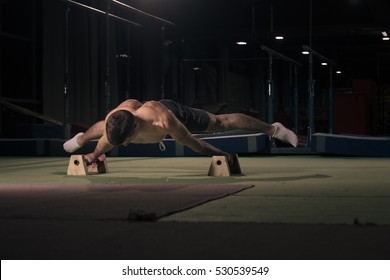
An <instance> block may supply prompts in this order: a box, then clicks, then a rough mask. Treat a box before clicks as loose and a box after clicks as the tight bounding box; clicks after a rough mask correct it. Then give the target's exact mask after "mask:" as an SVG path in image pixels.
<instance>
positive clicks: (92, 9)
mask: <svg viewBox="0 0 390 280" xmlns="http://www.w3.org/2000/svg"><path fill="white" fill-rule="evenodd" d="M63 1H64V2H67V3H69V4H71V5H74V6H78V7H81V8H83V9H86V10H89V11H93V12H96V13H99V14H103V15H108V16H109V17H112V18H115V19H117V20H121V21H124V22H127V23H130V24H131V25H134V26H136V27H142V25H141V24H139V23H136V22H134V21H131V20H128V19H125V18H122V17H119V16H117V15H114V14H111V13H108V14H107V12H105V11H102V10H99V9H96V8H94V7H91V6H88V5H85V4H82V3H79V2H76V1H73V0H63Z"/></svg>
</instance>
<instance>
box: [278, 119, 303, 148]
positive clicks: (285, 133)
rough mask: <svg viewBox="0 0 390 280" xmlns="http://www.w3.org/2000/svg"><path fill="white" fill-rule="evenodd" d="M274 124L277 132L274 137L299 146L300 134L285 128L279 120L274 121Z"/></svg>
mask: <svg viewBox="0 0 390 280" xmlns="http://www.w3.org/2000/svg"><path fill="white" fill-rule="evenodd" d="M272 125H273V126H274V127H275V132H274V134H273V135H272V137H274V138H276V139H279V140H281V141H283V142H287V143H290V144H291V145H293V146H294V147H297V146H298V136H297V135H296V134H295V133H294V132H292V131H291V130H289V129H287V128H285V127H284V125H282V124H281V123H278V122H276V123H273V124H272Z"/></svg>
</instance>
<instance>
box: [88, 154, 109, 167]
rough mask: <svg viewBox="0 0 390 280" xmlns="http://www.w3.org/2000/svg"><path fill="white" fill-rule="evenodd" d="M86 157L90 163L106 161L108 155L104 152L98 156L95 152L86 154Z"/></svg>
mask: <svg viewBox="0 0 390 280" xmlns="http://www.w3.org/2000/svg"><path fill="white" fill-rule="evenodd" d="M84 158H85V160H86V161H87V163H89V164H88V165H90V164H93V163H96V161H104V160H105V159H106V155H105V154H102V155H100V156H98V157H97V158H96V156H95V154H94V153H90V154H86V155H84Z"/></svg>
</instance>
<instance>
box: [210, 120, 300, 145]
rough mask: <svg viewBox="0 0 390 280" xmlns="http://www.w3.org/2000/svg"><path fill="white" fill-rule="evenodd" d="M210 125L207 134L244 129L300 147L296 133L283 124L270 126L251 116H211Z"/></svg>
mask: <svg viewBox="0 0 390 280" xmlns="http://www.w3.org/2000/svg"><path fill="white" fill-rule="evenodd" d="M209 116H210V124H209V126H208V128H207V130H206V131H207V132H215V131H225V130H231V129H243V130H251V131H256V132H262V133H264V134H266V135H268V136H272V137H275V138H276V139H279V140H281V141H284V142H288V143H290V144H291V145H293V146H294V147H296V146H297V145H298V137H297V136H296V135H295V133H294V132H292V131H291V130H289V129H287V128H285V127H284V126H283V125H282V124H281V123H278V122H277V123H273V124H268V123H265V122H263V121H261V120H258V119H255V118H253V117H251V116H248V115H245V114H241V113H234V114H222V115H213V114H210V113H209Z"/></svg>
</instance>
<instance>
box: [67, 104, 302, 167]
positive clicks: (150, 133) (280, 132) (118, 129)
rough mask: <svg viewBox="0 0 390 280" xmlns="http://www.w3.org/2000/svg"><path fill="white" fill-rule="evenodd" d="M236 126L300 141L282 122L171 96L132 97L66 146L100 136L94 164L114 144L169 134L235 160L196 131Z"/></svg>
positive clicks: (92, 155) (198, 149)
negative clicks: (219, 111)
mask: <svg viewBox="0 0 390 280" xmlns="http://www.w3.org/2000/svg"><path fill="white" fill-rule="evenodd" d="M232 129H242V130H250V131H256V132H262V133H264V134H266V135H269V136H272V137H275V138H276V139H279V140H281V141H284V142H287V143H290V144H291V145H292V146H294V147H296V146H297V144H298V138H297V136H296V135H295V133H294V132H292V131H291V130H289V129H287V128H285V127H284V126H283V125H282V124H280V123H274V124H267V123H264V122H262V121H260V120H258V119H255V118H252V117H250V116H247V115H244V114H241V113H233V114H221V115H214V114H211V113H209V112H206V111H203V110H199V109H194V108H189V107H186V106H183V105H181V104H179V103H177V102H175V101H172V100H168V99H164V100H160V101H148V102H145V103H143V104H142V103H141V102H139V101H137V100H134V99H129V100H126V101H124V102H122V103H121V104H120V105H119V106H118V107H117V108H115V109H114V110H112V111H111V112H110V113H109V114H108V115H107V116H106V118H105V120H104V121H100V122H98V123H96V124H94V125H93V126H92V127H91V128H89V129H88V130H87V131H86V132H85V133H79V134H77V135H76V136H74V137H73V138H72V139H70V140H68V141H67V142H65V144H64V149H65V151H67V152H69V153H73V152H74V151H76V150H77V149H79V148H80V147H82V146H83V145H85V144H86V143H87V142H88V141H90V140H94V139H99V141H98V143H97V146H96V148H95V150H94V151H93V152H92V153H90V154H87V155H85V158H86V160H87V161H88V162H89V163H93V162H95V161H96V160H97V159H98V158H99V157H101V156H104V154H105V153H106V152H108V151H110V150H111V149H112V148H113V147H114V146H119V145H124V146H126V145H128V144H129V143H144V144H146V143H159V142H161V141H162V140H163V139H164V138H165V137H166V136H167V135H169V136H170V137H171V138H173V139H174V140H176V141H177V142H178V143H180V144H182V145H185V146H187V147H189V148H191V149H192V150H194V151H195V152H198V153H201V154H206V155H209V156H215V155H222V156H227V157H228V159H229V160H231V159H232V157H231V155H230V154H228V153H225V152H223V151H221V150H219V149H218V148H216V147H214V146H212V145H210V144H209V143H207V142H205V141H203V140H201V139H198V138H196V137H195V136H194V135H193V134H192V133H196V132H198V133H199V132H217V131H226V130H232Z"/></svg>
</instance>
